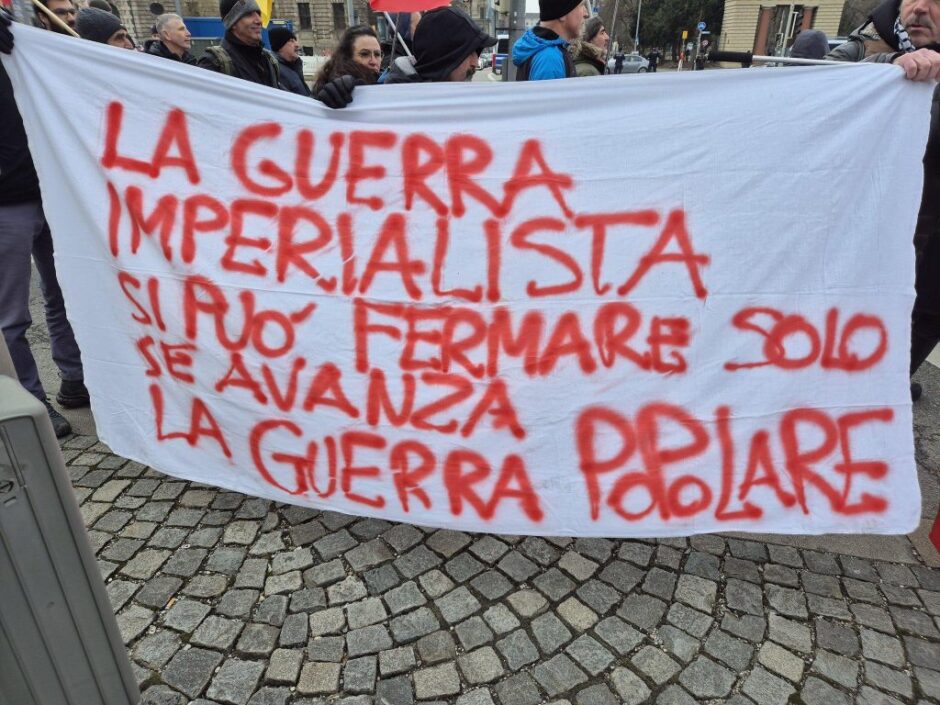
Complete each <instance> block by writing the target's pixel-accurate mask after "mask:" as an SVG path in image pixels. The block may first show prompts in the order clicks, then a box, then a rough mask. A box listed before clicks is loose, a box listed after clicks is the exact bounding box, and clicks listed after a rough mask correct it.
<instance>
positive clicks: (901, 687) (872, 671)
mask: <svg viewBox="0 0 940 705" xmlns="http://www.w3.org/2000/svg"><path fill="white" fill-rule="evenodd" d="M863 668H864V671H865V682H866V683H868V684H869V685H872V686H874V687H875V688H878V689H879V690H887V691H888V692H889V693H897V694H898V695H900V696H902V697H904V698H908V699H910V698H911V697H912V695H913V687H912V685H911V677H910V676H909V675H908V674H907V673H904V672H902V671H897V670H895V669H893V668H891V667H889V666H885V665H883V664H880V663H876V662H874V661H868V660H865V661H864V665H863Z"/></svg>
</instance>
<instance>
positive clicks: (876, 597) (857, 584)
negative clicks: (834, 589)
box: [842, 578, 881, 604]
mask: <svg viewBox="0 0 940 705" xmlns="http://www.w3.org/2000/svg"><path fill="white" fill-rule="evenodd" d="M842 585H843V586H844V587H845V592H846V594H848V596H849V598H850V599H852V600H859V601H862V602H871V603H872V604H881V593H880V592H878V588H877V587H875V586H874V585H873V584H872V583H867V582H864V581H861V580H853V579H852V578H843V579H842Z"/></svg>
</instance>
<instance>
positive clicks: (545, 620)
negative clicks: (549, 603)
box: [532, 612, 571, 654]
mask: <svg viewBox="0 0 940 705" xmlns="http://www.w3.org/2000/svg"><path fill="white" fill-rule="evenodd" d="M532 636H534V637H535V640H536V641H537V642H538V644H539V648H541V649H542V652H543V653H546V654H550V653H553V652H554V651H556V650H557V649H558V647H559V646H562V645H563V644H565V643H567V642H568V640H569V639H571V631H570V630H569V629H568V627H566V626H565V623H564V622H562V621H561V620H560V619H558V617H556V616H555V614H554V613H553V612H546V613H545V614H542V615H539V616H538V617H536V618H535V619H533V620H532Z"/></svg>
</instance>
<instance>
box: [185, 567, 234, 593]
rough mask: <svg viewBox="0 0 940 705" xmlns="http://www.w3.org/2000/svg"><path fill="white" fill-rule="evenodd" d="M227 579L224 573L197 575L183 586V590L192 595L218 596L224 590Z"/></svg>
mask: <svg viewBox="0 0 940 705" xmlns="http://www.w3.org/2000/svg"><path fill="white" fill-rule="evenodd" d="M227 586H228V579H227V577H226V576H224V575H217V574H214V573H213V574H207V575H197V576H195V577H194V578H193V579H192V580H190V581H189V582H188V583H186V587H185V588H183V592H184V593H185V594H187V595H190V596H192V597H218V596H219V595H221V594H222V593H223V592H225V589H226V587H227Z"/></svg>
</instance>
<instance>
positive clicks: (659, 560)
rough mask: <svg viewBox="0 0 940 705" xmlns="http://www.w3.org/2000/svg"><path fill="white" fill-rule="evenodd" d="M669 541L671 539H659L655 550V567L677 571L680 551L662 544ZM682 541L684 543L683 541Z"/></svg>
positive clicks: (680, 560)
mask: <svg viewBox="0 0 940 705" xmlns="http://www.w3.org/2000/svg"><path fill="white" fill-rule="evenodd" d="M671 540H672V539H659V544H660V545H659V547H658V548H657V549H656V555H655V561H656V565H659V566H663V567H665V568H672V569H673V570H678V569H679V565H680V564H681V563H682V550H679V549H676V548H672V547H671V546H668V545H666V544H665V543H664V542H666V541H671ZM682 540H683V541H684V540H685V539H682ZM683 550H684V547H683Z"/></svg>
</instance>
